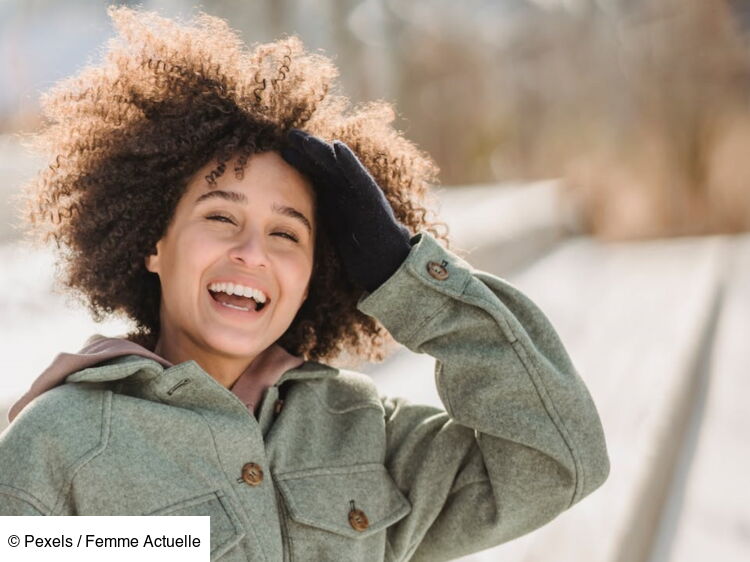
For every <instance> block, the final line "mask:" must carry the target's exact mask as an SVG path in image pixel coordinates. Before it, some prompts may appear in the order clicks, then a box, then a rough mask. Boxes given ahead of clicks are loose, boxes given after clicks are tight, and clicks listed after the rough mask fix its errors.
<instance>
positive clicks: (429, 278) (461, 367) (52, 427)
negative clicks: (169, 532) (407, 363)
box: [0, 232, 609, 562]
mask: <svg viewBox="0 0 750 562" xmlns="http://www.w3.org/2000/svg"><path fill="white" fill-rule="evenodd" d="M411 243H412V247H411V251H410V253H409V255H408V257H407V259H406V261H405V262H404V263H403V264H402V265H401V267H399V268H398V270H396V271H395V272H394V274H393V275H392V276H391V277H390V278H388V279H387V280H386V281H385V283H383V285H381V286H380V287H379V288H378V289H377V290H376V291H374V292H372V293H369V294H365V295H363V297H362V299H360V301H359V303H358V307H359V309H360V310H361V311H363V312H364V313H366V314H370V315H372V316H374V317H375V318H377V319H379V320H380V321H381V322H383V324H384V325H385V326H386V327H387V328H388V329H389V330H390V331H391V333H392V334H393V335H394V337H395V338H396V339H397V340H398V341H399V342H401V343H403V344H404V345H405V346H407V347H408V348H410V349H412V350H413V351H416V352H420V353H428V354H430V355H432V356H433V357H435V359H436V370H435V382H436V384H437V387H438V391H439V394H440V397H441V399H442V401H443V404H444V406H445V411H443V410H441V409H438V408H433V407H428V406H420V405H415V404H410V403H409V402H407V401H406V400H403V399H400V398H386V397H382V396H380V395H379V393H378V392H377V388H376V387H375V385H374V384H373V383H372V381H371V380H370V379H369V378H368V377H366V376H364V375H362V374H358V373H354V372H351V371H345V370H338V369H335V368H332V367H329V366H326V365H322V364H320V363H315V362H305V363H304V364H302V365H300V366H298V367H296V368H293V369H290V370H288V371H287V372H285V373H284V374H283V375H282V376H281V378H280V379H279V380H278V381H277V382H276V384H274V385H273V386H271V387H270V388H269V389H268V390H267V391H266V393H265V395H264V399H263V402H262V404H261V406H260V412H259V415H258V419H257V420H256V419H255V418H253V417H252V416H251V415H249V414H248V411H247V409H246V408H245V406H244V405H243V404H242V402H241V401H240V400H239V399H238V398H237V397H236V396H235V395H234V394H232V393H231V392H230V391H229V390H227V389H226V388H224V387H223V386H221V385H220V384H219V383H217V382H216V381H215V380H214V379H213V378H212V377H211V376H209V375H208V374H207V373H205V372H204V371H203V370H202V369H201V368H200V367H199V366H198V364H197V363H196V362H195V361H187V362H184V363H181V364H178V365H174V366H172V367H168V368H165V367H164V366H163V365H161V364H160V363H158V362H157V361H155V360H153V359H150V358H146V357H138V356H134V355H128V356H124V357H119V358H116V359H114V360H112V361H109V362H107V363H106V364H103V365H99V366H94V367H90V368H87V369H84V370H82V371H78V372H76V373H74V374H71V375H70V376H68V377H67V379H66V384H64V385H62V386H58V387H56V388H53V389H51V390H49V391H47V392H45V393H44V394H42V395H41V396H39V397H37V398H36V399H34V400H33V401H32V402H31V403H30V404H29V405H28V406H27V407H26V408H25V409H24V410H23V411H22V412H21V413H20V414H19V415H18V417H17V418H16V419H15V420H14V421H13V423H12V424H11V425H10V426H9V427H8V428H7V429H6V430H5V431H4V432H3V433H2V434H0V515H19V514H21V515H144V514H160V515H161V514H167V515H168V514H171V515H211V550H212V555H211V558H212V560H218V559H221V560H226V561H247V560H253V561H254V560H269V561H270V560H326V561H329V560H332V561H336V560H341V561H344V560H346V561H352V560H354V561H360V560H361V561H381V560H388V561H395V560H425V561H430V562H434V561H437V560H448V559H451V558H455V557H457V556H460V555H463V554H466V553H470V552H474V551H477V550H481V549H484V548H487V547H490V546H492V545H496V544H499V543H501V542H504V541H507V540H510V539H512V538H514V537H518V536H520V535H523V534H524V533H528V532H529V531H532V530H533V529H536V528H538V527H540V526H541V525H544V524H545V523H546V522H548V521H550V520H551V519H553V518H554V517H555V516H556V515H558V514H559V513H561V512H563V511H565V510H566V509H568V508H569V507H571V506H572V505H574V504H575V503H577V502H578V501H580V500H581V499H582V498H584V497H585V496H586V495H588V494H590V493H591V492H592V491H593V490H595V489H597V488H598V487H599V486H600V485H601V484H602V483H603V482H604V481H605V479H606V478H607V475H608V473H609V458H608V454H607V449H606V445H605V440H604V435H603V430H602V426H601V422H600V419H599V416H598V414H597V410H596V407H595V405H594V403H593V402H592V400H591V396H590V395H589V392H588V390H587V389H586V387H585V385H584V383H583V381H582V380H581V378H580V377H579V375H578V374H577V372H576V370H575V368H574V366H573V365H572V363H571V361H570V358H569V357H568V354H567V352H566V351H565V349H564V347H563V345H562V343H561V341H560V339H559V337H558V335H557V334H556V332H555V331H554V329H553V327H552V326H551V324H550V323H549V321H548V319H547V318H546V317H545V315H544V314H543V313H542V312H541V311H540V310H539V308H538V307H537V306H536V305H534V303H533V302H531V301H530V300H529V299H528V298H527V297H526V296H525V295H523V294H522V293H521V292H520V291H518V289H516V288H515V287H513V286H512V285H511V284H509V283H508V282H506V281H504V280H502V279H500V278H498V277H496V276H493V275H489V274H487V273H483V272H481V271H476V270H473V269H472V268H471V267H470V266H469V265H468V264H467V263H466V262H464V261H463V260H461V259H460V258H458V257H457V256H455V255H454V254H453V253H451V252H450V251H447V250H445V249H443V248H442V247H441V246H440V245H439V244H438V243H437V242H436V241H435V239H434V238H432V237H431V236H430V235H429V234H428V233H426V232H422V233H419V234H417V235H416V236H414V237H413V238H412V240H411ZM436 272H437V273H442V274H436ZM445 274H447V275H445ZM425 383H427V381H425ZM279 398H283V407H282V408H278V407H276V406H277V404H279V403H278V402H277V400H278V399H279ZM249 462H252V463H256V464H257V465H259V466H260V467H261V469H262V470H263V474H264V476H263V479H262V481H260V482H259V483H257V485H250V484H248V483H246V481H245V480H243V478H242V467H243V466H244V465H245V464H246V463H249ZM352 510H360V511H361V512H363V513H364V514H365V516H366V517H367V525H366V526H365V527H364V528H363V527H362V526H361V525H359V530H358V529H357V528H356V527H357V525H354V524H352V523H350V519H349V517H350V512H352Z"/></svg>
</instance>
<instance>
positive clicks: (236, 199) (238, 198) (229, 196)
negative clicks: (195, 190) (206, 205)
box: [195, 189, 247, 205]
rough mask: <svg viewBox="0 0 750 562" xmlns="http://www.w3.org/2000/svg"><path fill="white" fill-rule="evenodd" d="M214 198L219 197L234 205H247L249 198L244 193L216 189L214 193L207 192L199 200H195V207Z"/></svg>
mask: <svg viewBox="0 0 750 562" xmlns="http://www.w3.org/2000/svg"><path fill="white" fill-rule="evenodd" d="M212 197H219V198H221V199H226V200H227V201H232V202H233V203H245V204H247V197H245V194H244V193H238V192H237V191H222V190H221V189H216V190H214V191H207V192H206V193H204V194H203V195H201V196H200V197H198V199H196V200H195V205H197V204H198V203H200V202H201V201H205V200H206V199H211V198H212Z"/></svg>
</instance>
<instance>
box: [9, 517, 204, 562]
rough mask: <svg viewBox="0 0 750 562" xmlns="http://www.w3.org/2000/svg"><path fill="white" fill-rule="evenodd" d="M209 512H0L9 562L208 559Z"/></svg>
mask: <svg viewBox="0 0 750 562" xmlns="http://www.w3.org/2000/svg"><path fill="white" fill-rule="evenodd" d="M210 554H211V518H210V517H209V516H207V515H206V516H184V517H179V516H155V517H154V516H152V517H135V516H134V517H126V516H117V517H93V516H85V517H0V560H2V561H3V562H41V561H43V560H44V561H46V562H49V561H52V560H54V561H55V562H57V561H68V560H69V561H71V562H89V561H91V562H101V560H106V561H107V562H119V561H122V562H126V561H127V562H131V561H132V560H138V562H150V561H152V560H159V561H163V560H180V562H206V561H208V560H209V559H210Z"/></svg>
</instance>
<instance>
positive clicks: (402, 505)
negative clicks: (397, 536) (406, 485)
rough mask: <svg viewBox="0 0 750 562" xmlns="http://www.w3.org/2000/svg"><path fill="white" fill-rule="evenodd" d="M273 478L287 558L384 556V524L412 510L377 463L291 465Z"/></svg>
mask: <svg viewBox="0 0 750 562" xmlns="http://www.w3.org/2000/svg"><path fill="white" fill-rule="evenodd" d="M275 480H276V485H277V487H278V489H279V491H280V493H281V496H282V498H283V505H282V508H283V509H284V511H285V515H286V517H285V520H286V529H285V531H286V535H287V548H288V550H289V554H290V556H289V558H291V559H292V560H384V559H386V558H387V556H386V553H387V544H386V528H387V527H388V526H390V525H393V524H394V523H396V522H397V521H399V520H400V519H402V518H404V517H405V516H406V515H407V514H408V513H409V512H410V511H411V505H410V504H409V501H408V500H407V499H406V498H405V497H404V495H403V494H402V493H401V491H400V490H399V489H398V488H397V487H396V484H395V483H394V482H393V479H392V478H391V476H390V475H389V474H388V472H387V471H386V469H385V467H384V466H383V465H382V464H379V463H370V464H363V465H357V466H347V467H334V468H331V467H327V468H317V469H310V470H303V471H296V472H292V473H286V474H281V475H277V476H276V477H275Z"/></svg>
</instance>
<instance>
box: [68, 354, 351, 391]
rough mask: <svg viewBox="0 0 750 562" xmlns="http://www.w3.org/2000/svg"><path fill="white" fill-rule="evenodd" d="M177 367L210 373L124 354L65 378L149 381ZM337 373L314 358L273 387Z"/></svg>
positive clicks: (193, 365)
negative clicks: (134, 378)
mask: <svg viewBox="0 0 750 562" xmlns="http://www.w3.org/2000/svg"><path fill="white" fill-rule="evenodd" d="M177 368H180V369H189V370H192V371H196V372H199V373H203V374H204V375H205V376H207V377H210V375H209V374H208V373H206V372H205V371H204V370H203V369H202V368H201V366H200V365H199V364H198V363H197V362H196V361H193V360H190V361H185V362H184V363H180V364H177V365H174V366H172V367H164V366H163V365H161V364H160V363H159V362H158V361H156V360H154V359H149V358H147V357H143V356H140V355H123V356H121V357H117V358H115V359H112V360H110V361H107V362H106V363H103V364H99V365H96V366H94V367H89V368H87V369H83V370H81V371H78V372H76V373H72V374H70V375H68V376H67V377H66V378H65V382H112V381H118V380H123V379H126V378H128V377H131V376H133V375H136V374H139V375H140V376H139V377H138V378H139V379H141V380H147V381H151V380H154V379H156V378H157V377H159V376H161V375H162V374H163V373H165V372H168V371H172V370H174V369H177ZM338 372H339V370H338V369H336V368H335V367H330V366H328V365H324V364H322V363H317V362H315V361H305V362H304V363H303V364H302V365H300V366H299V367H295V368H293V369H289V370H288V371H286V372H285V373H284V374H283V375H281V377H280V378H279V380H278V381H277V382H276V386H279V385H281V384H282V383H285V382H287V381H290V380H299V379H305V380H310V379H320V378H328V377H333V376H336V375H337V374H338ZM210 378H211V377H210ZM217 384H218V383H217Z"/></svg>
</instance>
